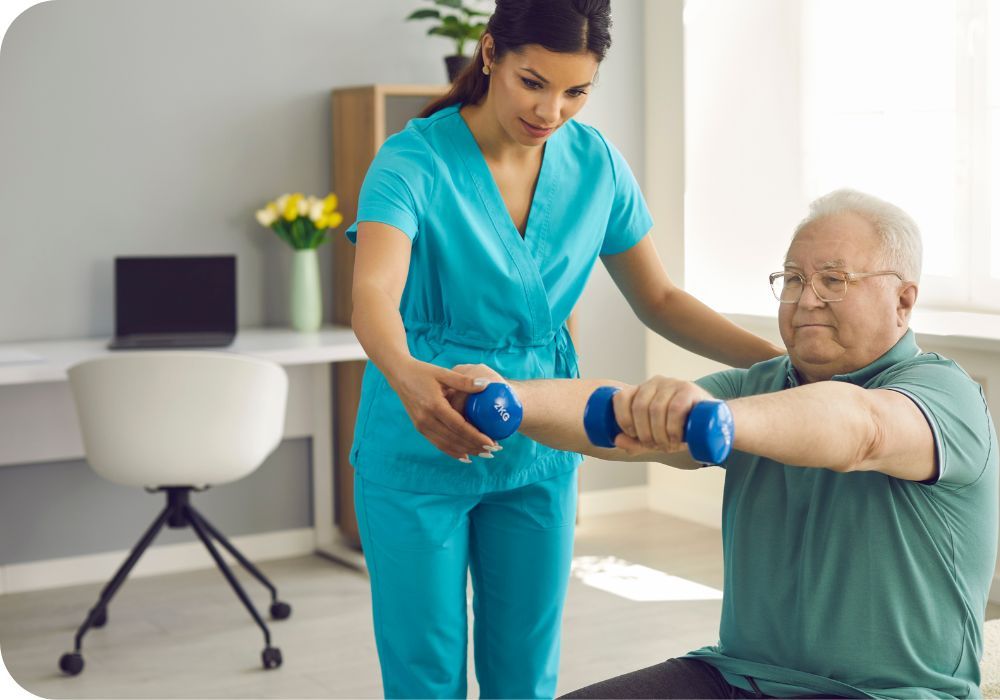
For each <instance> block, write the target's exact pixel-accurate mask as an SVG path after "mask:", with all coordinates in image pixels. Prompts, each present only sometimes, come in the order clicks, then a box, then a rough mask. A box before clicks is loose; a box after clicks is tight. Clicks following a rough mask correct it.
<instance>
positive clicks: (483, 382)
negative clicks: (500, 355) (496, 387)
mask: <svg viewBox="0 0 1000 700" xmlns="http://www.w3.org/2000/svg"><path fill="white" fill-rule="evenodd" d="M489 383H490V380H489V379H485V378H483V377H476V378H475V379H473V380H472V384H473V386H486V385H487V384H489Z"/></svg>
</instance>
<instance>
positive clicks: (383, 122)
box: [332, 85, 448, 547]
mask: <svg viewBox="0 0 1000 700" xmlns="http://www.w3.org/2000/svg"><path fill="white" fill-rule="evenodd" d="M447 89H448V86H446V85H367V86H362V87H351V88H341V89H337V90H334V91H333V110H332V122H333V141H332V146H333V153H332V157H333V183H332V184H333V187H332V189H333V191H334V192H336V193H337V197H338V198H339V199H340V211H341V212H342V213H343V215H344V221H345V222H347V223H350V222H352V221H354V219H355V217H356V216H357V206H358V193H359V192H360V191H361V183H362V182H363V181H364V179H365V173H367V172H368V166H369V165H370V164H371V162H372V159H374V158H375V154H376V153H377V152H378V149H379V146H381V145H382V142H383V141H385V139H386V138H387V137H388V136H389V135H391V134H394V133H396V132H397V131H400V130H402V129H403V127H404V126H406V122H407V121H409V120H410V119H412V118H413V117H415V116H417V114H418V113H419V112H420V111H421V110H422V109H423V108H424V107H425V106H426V105H427V104H428V103H429V102H431V101H432V100H433V99H435V98H437V97H440V96H441V95H443V94H444V93H445V92H446V91H447ZM353 273H354V246H353V245H351V243H350V242H349V241H348V240H347V239H346V237H345V236H344V235H343V234H340V235H337V236H335V237H334V240H333V322H334V323H341V324H344V325H348V326H349V325H350V324H351V284H352V281H353ZM364 368H365V363H364V362H338V363H336V364H334V365H333V401H334V411H333V415H334V422H335V425H334V436H335V440H336V448H335V449H336V454H335V455H334V464H335V474H334V484H335V495H336V498H335V504H334V507H335V512H336V515H335V518H336V522H337V527H338V528H339V529H340V533H341V536H342V538H343V540H344V541H345V542H346V543H348V544H350V545H352V546H354V547H360V546H361V540H360V538H359V536H358V524H357V519H356V517H355V514H354V472H353V469H352V467H351V464H350V452H351V443H352V442H353V440H354V422H355V420H356V419H357V415H358V398H359V397H360V394H361V375H362V372H363V371H364Z"/></svg>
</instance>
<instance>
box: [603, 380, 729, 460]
mask: <svg viewBox="0 0 1000 700" xmlns="http://www.w3.org/2000/svg"><path fill="white" fill-rule="evenodd" d="M618 391H619V389H618V388H617V387H613V386H602V387H601V388H599V389H597V390H596V391H594V393H593V394H591V395H590V398H589V399H588V400H587V406H586V408H585V409H584V411H583V428H584V430H586V431H587V437H588V438H589V439H590V442H591V443H593V444H594V445H597V446H598V447H614V446H615V438H616V437H617V436H618V433H620V432H621V431H622V429H621V427H620V426H619V425H618V421H617V420H615V409H614V404H613V403H612V398H613V397H614V395H615V394H617V393H618ZM684 442H686V443H687V446H688V451H689V452H690V453H691V456H692V457H693V458H694V459H695V460H697V461H699V462H701V463H702V464H722V463H723V462H725V461H726V457H728V456H729V452H730V451H731V450H732V449H733V414H732V413H731V412H730V411H729V406H727V405H726V403H725V402H724V401H699V402H698V403H696V404H695V405H694V406H693V407H692V408H691V412H690V413H688V417H687V422H686V423H685V424H684Z"/></svg>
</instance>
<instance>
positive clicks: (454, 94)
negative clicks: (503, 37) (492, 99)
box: [419, 38, 490, 118]
mask: <svg viewBox="0 0 1000 700" xmlns="http://www.w3.org/2000/svg"><path fill="white" fill-rule="evenodd" d="M485 65H486V64H485V63H484V62H483V40H482V38H480V39H479V42H478V43H477V44H476V51H475V53H474V54H473V56H472V60H471V61H469V64H468V65H467V66H466V67H465V68H463V69H462V72H461V73H459V74H458V77H456V78H455V82H453V83H452V84H451V88H450V89H449V90H448V92H447V93H445V94H444V95H442V96H441V97H439V98H438V99H436V100H434V101H433V102H431V103H430V104H429V105H427V106H426V107H424V110H423V111H422V112H421V113H420V115H419V116H420V117H421V118H423V117H429V116H431V115H432V114H434V113H435V112H437V111H439V110H442V109H444V108H445V107H451V106H452V105H455V104H466V105H474V104H478V103H479V102H480V100H482V99H483V98H484V97H486V92H487V91H488V90H489V88H490V78H489V76H488V75H486V74H484V73H483V66H485Z"/></svg>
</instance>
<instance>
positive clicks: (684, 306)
mask: <svg viewBox="0 0 1000 700" xmlns="http://www.w3.org/2000/svg"><path fill="white" fill-rule="evenodd" d="M610 20H611V18H610V9H609V2H608V0H497V4H496V10H495V13H494V14H493V16H492V17H491V18H490V20H489V22H488V24H487V29H486V32H485V33H484V35H483V37H482V39H481V40H480V43H479V46H478V47H477V52H476V55H475V59H474V61H473V62H472V63H471V64H470V66H469V67H468V68H467V69H466V70H465V72H464V73H463V74H462V75H461V76H460V77H459V78H458V80H457V81H456V82H455V84H454V86H453V87H452V90H451V91H450V92H449V93H448V94H447V95H446V96H445V97H443V98H442V99H441V100H439V101H438V102H436V103H434V104H432V105H431V106H430V107H428V108H427V110H425V112H424V113H423V114H422V115H421V117H420V118H418V119H414V120H412V121H411V122H410V123H409V124H408V125H407V126H406V128H405V129H403V131H401V132H400V133H398V134H395V135H393V136H391V137H390V138H389V139H387V140H386V142H385V143H384V145H383V146H382V148H381V149H380V150H379V152H378V155H377V156H376V158H375V160H374V162H373V163H372V165H371V168H370V169H369V171H368V174H367V176H366V178H365V182H364V186H363V187H362V190H361V195H360V200H359V204H358V221H357V222H356V223H355V224H353V225H352V226H351V227H350V228H349V229H348V232H347V235H348V236H349V238H350V239H351V240H352V241H354V242H355V243H356V244H357V257H356V262H355V271H354V289H353V297H354V316H353V326H354V329H355V331H356V332H357V335H358V338H359V339H360V341H361V343H362V345H363V346H364V348H365V350H366V351H367V353H368V356H369V358H370V362H369V364H368V367H367V370H366V372H365V376H364V381H363V385H362V392H361V405H360V407H359V411H358V422H357V426H356V430H355V439H354V445H353V447H352V450H351V462H352V464H353V465H354V467H355V491H354V493H355V503H356V510H357V515H358V523H359V526H360V532H361V542H362V546H363V547H364V552H365V558H366V560H367V563H368V569H369V573H370V576H371V588H372V601H373V608H374V625H375V639H376V645H377V647H378V654H379V662H380V665H381V669H382V683H383V689H384V692H385V695H386V696H387V697H425V698H431V697H466V695H467V688H466V655H467V642H468V640H467V636H468V635H467V630H468V621H467V612H466V609H467V607H466V580H467V576H468V574H469V573H470V572H471V578H472V590H473V601H472V611H473V617H474V628H473V629H474V631H473V647H474V653H475V669H476V677H477V680H478V682H479V686H480V691H481V695H482V696H483V697H491V698H492V697H517V698H536V697H538V698H544V697H548V698H551V697H553V695H554V694H555V691H556V675H557V670H558V666H559V636H560V622H561V616H562V608H563V600H564V597H565V593H566V586H567V581H568V578H569V568H570V559H571V555H572V546H573V526H574V518H575V513H576V492H577V488H576V482H577V465H578V464H579V463H580V461H581V457H580V456H579V455H576V454H572V453H568V452H561V451H558V450H554V449H551V448H548V447H545V446H543V445H540V444H538V443H536V442H533V441H531V440H528V439H527V438H525V437H523V436H521V435H518V434H515V435H514V436H512V437H510V438H508V439H506V440H504V441H503V443H502V444H496V443H495V442H494V441H493V440H491V439H490V438H488V437H487V436H486V435H483V434H482V433H480V432H479V431H477V430H476V429H475V428H474V427H472V426H471V425H470V424H469V423H467V422H466V421H465V420H463V418H462V416H461V415H459V414H458V413H457V412H455V411H454V410H453V409H452V408H451V406H450V404H449V402H448V397H449V396H450V395H451V394H452V393H453V392H454V391H456V390H458V391H475V390H477V389H476V387H474V386H473V385H472V381H473V380H472V379H471V378H469V377H466V376H464V375H460V374H458V373H455V372H452V371H451V370H450V369H447V368H450V367H452V366H453V365H457V364H469V363H471V364H476V363H483V364H486V365H489V366H491V367H493V368H495V369H496V370H497V371H498V372H500V374H502V375H503V376H507V377H515V378H520V379H532V378H554V377H576V376H577V375H578V372H577V361H576V353H575V351H574V349H573V345H572V342H571V340H570V336H569V333H568V332H567V329H566V320H567V318H568V317H569V314H570V311H571V310H572V309H573V306H574V304H576V302H577V299H578V298H579V296H580V294H581V292H582V291H583V288H584V285H585V284H586V281H587V278H588V277H589V275H590V271H591V269H592V267H593V265H594V263H595V262H596V260H597V259H598V258H600V259H601V261H602V262H603V264H604V265H605V266H606V268H607V269H608V271H609V272H610V274H611V276H612V278H613V279H614V281H615V283H616V284H617V286H618V287H619V289H620V290H621V291H622V293H623V294H624V296H625V297H626V299H627V300H628V302H629V304H630V305H631V306H632V308H633V309H634V310H635V312H636V313H637V315H638V316H639V318H641V319H642V320H643V322H644V323H645V324H646V325H647V326H649V327H650V328H651V329H653V330H654V331H656V332H657V333H659V334H661V335H663V336H664V337H666V338H668V339H670V340H672V341H674V342H676V343H678V344H680V345H681V346H683V347H686V348H688V349H690V350H693V351H695V352H698V353H700V354H703V355H706V356H708V357H711V358H714V359H717V360H721V361H722V362H725V363H727V364H731V365H736V366H742V367H746V366H749V365H750V364H753V363H754V362H757V361H760V360H764V359H767V358H770V357H773V356H775V355H778V354H782V351H781V350H780V349H779V348H777V347H775V346H774V345H771V344H770V343H768V342H766V341H764V340H762V339H760V338H758V337H756V336H754V335H752V334H750V333H748V332H746V331H743V330H741V329H740V328H738V327H737V326H735V325H733V324H731V323H730V322H728V321H727V320H725V319H724V318H723V317H721V316H719V315H718V314H716V313H715V312H713V311H711V310H710V309H708V308H707V307H706V306H704V305H702V304H701V303H700V302H698V301H697V300H695V299H694V298H693V297H691V296H690V295H688V294H686V293H685V292H683V291H682V290H680V289H678V288H676V287H675V286H673V285H672V284H671V282H670V280H669V279H668V278H667V275H666V273H665V272H664V269H663V266H662V264H661V262H660V260H659V258H658V257H657V254H656V251H655V248H654V245H653V242H652V241H651V240H650V238H649V236H648V235H647V234H648V232H649V230H650V228H651V226H652V220H651V218H650V215H649V212H648V211H647V208H646V204H645V202H644V201H643V197H642V193H641V192H640V190H639V186H638V185H637V183H636V181H635V178H634V177H633V175H632V172H631V170H630V169H629V167H628V165H627V163H626V162H625V160H624V159H623V158H622V156H621V154H620V153H619V152H618V151H617V150H616V149H615V148H614V146H612V145H611V144H610V143H608V142H607V141H606V140H605V138H604V137H603V136H602V135H601V134H600V132H598V131H597V130H596V129H594V128H592V127H589V126H586V125H584V124H581V123H579V122H577V121H575V120H574V119H573V117H574V115H576V113H577V112H579V111H580V109H581V108H582V107H583V105H584V104H585V103H586V101H587V96H588V94H589V92H590V91H591V90H592V89H593V87H594V80H595V77H596V73H597V69H598V66H599V65H600V62H601V60H602V59H603V58H604V55H605V52H606V51H607V49H608V47H609V45H610V43H611V40H610V35H609V31H608V30H609V26H610Z"/></svg>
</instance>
